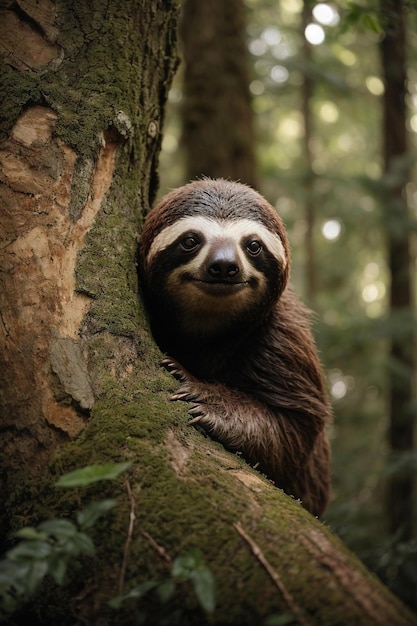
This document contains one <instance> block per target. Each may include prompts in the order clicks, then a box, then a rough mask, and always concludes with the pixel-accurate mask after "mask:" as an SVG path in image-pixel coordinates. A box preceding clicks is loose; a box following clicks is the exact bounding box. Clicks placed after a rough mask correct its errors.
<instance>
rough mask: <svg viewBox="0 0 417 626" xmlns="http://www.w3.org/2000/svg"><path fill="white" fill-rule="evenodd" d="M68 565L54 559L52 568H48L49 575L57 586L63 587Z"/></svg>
mask: <svg viewBox="0 0 417 626" xmlns="http://www.w3.org/2000/svg"><path fill="white" fill-rule="evenodd" d="M67 569H68V564H67V561H66V560H64V559H63V558H62V556H61V558H58V559H55V562H54V565H53V567H50V571H49V573H50V574H51V576H52V578H53V579H54V581H55V582H56V584H57V585H60V586H61V585H63V584H64V580H65V575H66V573H67Z"/></svg>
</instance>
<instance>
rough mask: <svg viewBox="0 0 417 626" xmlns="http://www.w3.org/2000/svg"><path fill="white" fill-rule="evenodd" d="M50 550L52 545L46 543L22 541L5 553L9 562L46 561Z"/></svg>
mask: <svg viewBox="0 0 417 626" xmlns="http://www.w3.org/2000/svg"><path fill="white" fill-rule="evenodd" d="M52 550H53V547H52V545H51V544H50V543H47V542H46V541H22V542H21V543H19V544H18V545H17V546H15V547H14V548H12V549H11V550H9V551H8V552H7V558H8V559H10V560H11V561H25V562H32V561H33V560H46V559H47V558H48V557H49V555H50V554H51V552H52Z"/></svg>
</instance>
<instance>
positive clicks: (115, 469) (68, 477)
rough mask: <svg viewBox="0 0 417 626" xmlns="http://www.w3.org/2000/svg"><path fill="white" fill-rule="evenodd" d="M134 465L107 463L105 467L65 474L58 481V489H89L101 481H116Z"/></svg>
mask: <svg viewBox="0 0 417 626" xmlns="http://www.w3.org/2000/svg"><path fill="white" fill-rule="evenodd" d="M131 465H132V463H131V462H130V461H128V462H126V463H105V464H103V465H87V467H82V468H81V469H77V470H74V471H73V472H69V473H68V474H64V475H63V476H61V478H59V479H58V480H57V482H56V483H55V485H56V486H57V487H87V486H88V485H91V484H92V483H96V482H98V481H100V480H114V479H115V478H117V477H118V476H119V474H121V473H122V472H124V471H126V470H127V469H128V468H129V467H130V466H131Z"/></svg>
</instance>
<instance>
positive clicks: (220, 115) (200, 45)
mask: <svg viewBox="0 0 417 626" xmlns="http://www.w3.org/2000/svg"><path fill="white" fill-rule="evenodd" d="M245 22H246V21H245V7H244V4H243V1H242V0H228V2H224V1H223V0H207V1H205V2H201V0H185V2H184V3H183V7H182V20H181V39H182V43H183V46H182V47H183V56H184V63H185V68H184V104H183V110H182V120H183V121H182V123H183V135H182V144H183V148H184V151H185V159H186V178H187V179H189V180H190V179H194V178H196V177H201V176H210V177H213V178H217V177H222V178H230V179H231V180H239V181H240V182H242V183H247V184H249V185H252V186H254V187H255V186H256V172H255V145H254V128H253V111H252V107H251V98H250V92H249V69H248V51H247V46H246V36H245Z"/></svg>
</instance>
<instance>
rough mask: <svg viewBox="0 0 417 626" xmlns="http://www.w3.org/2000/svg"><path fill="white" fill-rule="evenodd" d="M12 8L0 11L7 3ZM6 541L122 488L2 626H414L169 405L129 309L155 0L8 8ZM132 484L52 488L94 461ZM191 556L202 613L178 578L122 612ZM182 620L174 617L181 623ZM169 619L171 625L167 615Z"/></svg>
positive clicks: (168, 63) (46, 2)
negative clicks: (66, 563) (67, 564)
mask: <svg viewBox="0 0 417 626" xmlns="http://www.w3.org/2000/svg"><path fill="white" fill-rule="evenodd" d="M5 6H6V8H4V7H5ZM2 7H3V9H2V15H1V19H0V24H1V25H2V29H3V30H2V43H3V44H4V45H3V48H4V49H6V50H7V51H8V52H7V54H6V55H5V56H4V57H3V59H2V72H1V80H2V93H3V94H5V98H4V99H3V104H2V109H3V110H2V113H3V116H2V117H3V119H4V120H5V121H4V122H3V123H2V127H1V132H2V136H1V145H0V159H1V163H2V173H1V183H2V184H1V203H2V204H1V208H2V210H1V220H2V231H1V232H2V246H1V265H0V267H1V273H0V277H1V281H2V282H1V291H0V298H1V300H0V303H1V320H2V327H1V330H2V332H1V362H0V374H1V390H2V393H1V396H0V402H1V416H2V425H1V427H2V456H1V478H2V507H1V516H2V517H1V522H2V530H3V531H4V532H3V536H6V534H7V533H8V531H10V530H16V529H18V528H21V527H22V526H24V525H28V524H32V525H35V524H37V523H38V522H39V521H41V520H44V519H50V518H54V517H57V516H58V517H66V518H74V517H75V512H76V511H77V510H79V509H80V508H81V506H82V505H83V503H88V502H91V501H94V500H96V499H97V498H103V497H109V496H116V497H117V500H118V503H117V507H116V508H115V509H114V512H112V514H111V515H110V516H107V517H106V518H104V519H103V521H101V522H100V523H99V524H98V525H97V526H95V527H94V531H93V534H94V537H93V538H94V541H95V544H96V546H97V554H96V556H95V557H94V558H90V559H83V560H82V562H81V563H78V564H74V567H73V569H71V570H70V572H69V576H68V580H67V583H66V585H65V586H63V587H57V586H56V585H54V584H53V583H52V581H46V585H45V587H44V589H43V592H42V594H41V596H40V597H37V598H35V599H34V600H33V602H31V603H30V604H29V605H27V606H23V607H22V608H21V610H20V611H19V612H18V614H17V615H15V616H13V617H12V618H11V619H10V620H9V622H8V624H9V626H12V625H14V626H17V625H22V626H23V624H28V623H30V624H33V625H34V626H41V625H44V624H49V623H51V624H60V625H61V626H66V625H68V626H70V625H74V624H97V625H98V624H101V625H103V624H112V625H113V626H118V625H119V624H120V626H121V625H130V624H132V626H133V624H136V623H138V620H139V619H142V623H149V624H157V623H170V624H172V623H173V619H174V616H176V617H177V618H178V619H179V623H181V624H182V625H187V624H195V623H200V624H208V623H210V624H241V625H245V624H254V623H260V622H261V621H262V620H263V619H264V618H265V617H266V616H268V615H271V614H272V613H274V612H281V611H290V612H292V613H293V614H294V615H296V621H298V623H308V624H317V625H319V624H320V625H321V624H324V623H326V624H340V623H343V624H381V625H385V624H386V625H387V626H388V625H390V626H391V625H392V624H396V626H402V625H406V624H407V625H410V624H416V623H417V621H416V620H415V618H414V617H413V616H412V615H411V614H410V613H409V612H408V611H407V610H406V609H405V608H404V607H403V606H402V605H401V604H400V603H399V601H397V600H396V599H395V598H394V597H393V596H392V595H391V594H390V593H389V592H388V591H387V590H386V589H385V588H384V587H383V586H382V585H381V584H380V583H379V582H378V581H377V580H376V579H375V578H373V577H372V576H371V575H370V574H369V573H368V572H367V571H366V570H365V569H364V567H363V566H361V565H360V564H359V563H358V562H357V561H356V559H355V558H354V557H353V556H352V555H350V554H349V553H348V552H347V551H346V550H345V549H344V548H343V546H341V544H340V543H339V542H338V541H337V540H336V539H335V538H334V537H333V536H332V535H331V533H330V532H329V531H328V530H327V529H326V528H325V527H324V526H322V524H321V523H320V522H318V521H317V520H315V519H314V518H312V517H311V516H310V515H309V514H308V513H307V512H306V511H305V510H304V509H302V507H301V506H299V504H298V503H296V502H294V501H293V500H292V499H291V498H289V497H288V496H286V495H284V494H283V493H282V492H281V491H280V490H279V489H276V488H275V487H273V486H272V485H271V484H270V483H269V482H268V481H266V480H264V478H263V477H262V476H260V475H259V474H257V473H256V472H255V471H254V470H251V469H250V468H248V466H246V465H245V464H244V463H243V462H242V461H241V460H240V459H239V458H238V457H237V456H233V455H231V454H229V453H227V452H226V451H225V450H223V448H221V446H219V445H217V444H215V443H214V442H212V441H210V440H208V439H204V438H203V437H202V436H201V435H200V434H199V433H198V432H196V431H194V430H192V429H190V428H189V427H188V426H187V425H186V409H185V407H184V406H183V405H169V401H168V398H169V392H170V391H171V390H173V389H174V388H175V383H174V381H173V380H172V379H171V378H170V377H169V376H168V374H166V373H165V372H163V371H161V370H160V367H159V362H160V358H161V355H160V354H159V352H158V350H157V349H156V347H155V345H154V343H153V341H152V340H151V338H150V337H149V334H148V331H147V327H146V322H145V318H144V315H143V311H142V309H141V307H140V300H139V298H138V288H137V279H136V267H135V255H136V236H137V233H138V231H139V229H140V222H141V219H142V216H143V214H144V213H145V212H146V211H147V209H148V207H149V204H150V202H151V201H152V198H153V196H154V194H155V190H156V184H157V176H156V169H155V168H156V158H157V154H158V150H159V145H160V133H161V125H162V120H163V108H164V103H165V98H166V95H167V90H168V88H169V84H170V80H171V77H172V73H173V69H174V66H175V64H176V57H175V47H174V46H175V15H176V9H175V6H174V5H173V4H172V3H171V2H170V1H169V0H152V1H151V0H149V1H141V2H139V1H138V0H131V1H130V2H128V1H126V0H124V2H119V3H118V2H113V3H104V2H100V1H99V0H90V1H89V2H88V3H87V2H85V1H82V2H81V1H80V2H77V3H59V4H56V5H54V4H52V3H51V2H50V0H36V1H35V0H33V1H24V0H19V1H18V2H16V1H15V2H13V3H12V2H10V4H9V5H7V3H4V2H3V4H2ZM125 460H130V461H132V466H131V469H130V470H129V474H128V478H127V479H125V482H123V481H122V479H120V480H117V481H114V482H112V483H98V484H96V485H95V486H90V487H89V488H87V489H84V490H82V489H76V490H71V491H69V492H62V490H61V491H60V490H58V489H57V488H56V487H55V486H54V483H55V481H56V478H57V477H58V476H59V475H61V474H63V473H64V472H66V471H69V470H71V469H75V468H79V467H83V466H86V465H90V464H92V463H107V462H117V461H125ZM193 547H199V548H200V549H201V551H202V552H203V556H204V559H205V561H206V563H207V565H208V566H209V568H210V569H211V571H212V573H213V575H214V577H215V580H216V582H217V607H218V608H217V609H216V611H215V613H214V614H213V615H212V616H210V617H207V616H206V615H205V614H203V613H202V611H201V609H200V608H199V605H198V603H197V601H196V600H195V597H194V595H193V594H192V592H190V590H189V589H188V587H187V586H186V585H185V584H181V585H179V586H178V588H177V592H176V594H175V595H174V597H173V598H172V599H171V601H170V602H168V603H166V604H164V603H162V602H161V601H160V600H159V599H158V598H157V597H156V596H154V595H151V594H150V595H148V596H146V597H145V598H144V599H143V600H140V601H138V602H136V603H133V605H132V604H129V605H127V606H126V607H125V608H123V609H122V610H119V611H115V610H113V609H111V608H110V607H109V606H108V604H107V601H108V600H109V599H110V598H112V597H114V596H115V595H117V593H118V591H120V590H121V591H128V590H129V589H130V588H132V587H134V586H135V585H137V584H138V583H141V582H143V581H149V580H161V579H164V578H166V577H167V571H166V561H167V555H169V556H170V557H171V558H172V557H174V556H176V555H178V554H181V553H183V552H184V551H187V550H188V549H190V548H193ZM178 616H180V618H181V619H180V618H179V617H178ZM163 620H165V622H163Z"/></svg>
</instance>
